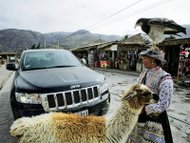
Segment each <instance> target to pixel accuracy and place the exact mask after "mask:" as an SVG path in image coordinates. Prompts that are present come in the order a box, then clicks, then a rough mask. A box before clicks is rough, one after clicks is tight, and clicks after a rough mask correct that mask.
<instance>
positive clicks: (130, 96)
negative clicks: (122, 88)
mask: <svg viewBox="0 0 190 143" xmlns="http://www.w3.org/2000/svg"><path fill="white" fill-rule="evenodd" d="M135 95H137V92H136V91H133V92H130V93H128V94H127V95H125V96H124V97H123V99H124V100H129V99H131V98H132V97H134V96H135Z"/></svg>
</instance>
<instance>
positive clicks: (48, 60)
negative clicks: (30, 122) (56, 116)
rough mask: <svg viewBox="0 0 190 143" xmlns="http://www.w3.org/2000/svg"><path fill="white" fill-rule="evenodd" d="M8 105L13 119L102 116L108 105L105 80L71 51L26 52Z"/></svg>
mask: <svg viewBox="0 0 190 143" xmlns="http://www.w3.org/2000/svg"><path fill="white" fill-rule="evenodd" d="M6 68H7V70H13V71H16V72H15V77H14V80H13V83H12V87H11V94H10V102H11V108H12V112H13V116H14V119H17V118H20V117H22V116H32V115H38V114H41V113H46V112H53V111H56V112H66V113H70V112H72V113H76V114H81V115H89V114H94V115H104V114H105V113H106V112H107V111H108V109H109V104H110V93H109V90H108V87H107V86H106V82H105V78H104V76H103V75H101V74H100V73H97V72H95V71H93V70H91V69H90V68H88V67H86V66H84V64H82V63H81V62H80V61H79V60H78V59H77V58H76V57H75V56H74V55H73V54H72V53H71V52H70V51H67V50H57V49H38V50H26V51H24V52H23V53H22V55H21V59H20V62H19V65H18V64H15V63H9V64H7V65H6Z"/></svg>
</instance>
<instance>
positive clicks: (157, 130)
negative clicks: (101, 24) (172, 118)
mask: <svg viewBox="0 0 190 143" xmlns="http://www.w3.org/2000/svg"><path fill="white" fill-rule="evenodd" d="M139 56H140V57H141V58H142V62H143V65H144V70H143V71H142V73H141V74H140V76H139V78H138V82H139V83H142V84H145V85H147V86H148V87H149V88H150V89H151V90H152V91H153V92H154V93H155V94H157V95H158V98H159V99H158V100H159V101H158V103H156V104H150V105H146V106H144V108H143V109H142V112H141V114H140V116H139V118H138V123H137V124H136V126H135V128H134V129H133V131H132V133H131V134H130V136H129V138H128V141H127V143H149V142H152V143H173V139H172V134H171V129H170V124H169V120H168V116H167V112H166V110H167V108H168V107H169V105H170V102H171V97H172V95H173V80H172V77H171V75H170V74H169V73H167V72H166V71H164V70H163V69H162V67H161V65H162V63H164V62H166V61H165V60H164V52H163V51H161V50H151V49H148V50H146V51H142V52H141V53H140V54H139Z"/></svg>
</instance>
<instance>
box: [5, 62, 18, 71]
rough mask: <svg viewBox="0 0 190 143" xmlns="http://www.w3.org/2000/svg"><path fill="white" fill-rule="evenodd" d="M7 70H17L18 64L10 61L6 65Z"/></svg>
mask: <svg viewBox="0 0 190 143" xmlns="http://www.w3.org/2000/svg"><path fill="white" fill-rule="evenodd" d="M6 69H7V70H11V71H16V70H17V69H18V65H16V64H14V63H9V64H7V65H6Z"/></svg>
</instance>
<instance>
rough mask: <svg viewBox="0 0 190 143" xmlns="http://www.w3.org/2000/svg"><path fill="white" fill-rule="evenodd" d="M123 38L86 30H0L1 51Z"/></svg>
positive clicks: (67, 46)
mask: <svg viewBox="0 0 190 143" xmlns="http://www.w3.org/2000/svg"><path fill="white" fill-rule="evenodd" d="M121 38H122V37H120V36H117V35H100V34H93V33H90V32H89V31H86V30H78V31H76V32H54V33H45V34H42V33H39V32H35V31H31V30H19V29H5V30H0V51H17V50H23V49H30V48H31V47H32V46H33V45H34V44H35V45H38V44H39V43H40V47H41V48H45V47H56V46H59V47H63V48H65V49H70V48H76V47H82V46H87V45H89V44H94V43H100V42H109V41H115V40H120V39H121Z"/></svg>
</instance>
